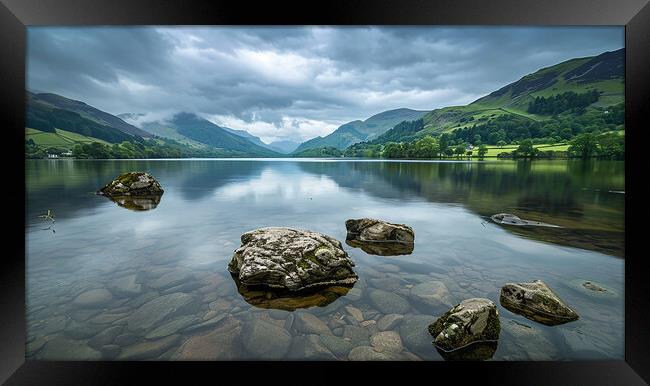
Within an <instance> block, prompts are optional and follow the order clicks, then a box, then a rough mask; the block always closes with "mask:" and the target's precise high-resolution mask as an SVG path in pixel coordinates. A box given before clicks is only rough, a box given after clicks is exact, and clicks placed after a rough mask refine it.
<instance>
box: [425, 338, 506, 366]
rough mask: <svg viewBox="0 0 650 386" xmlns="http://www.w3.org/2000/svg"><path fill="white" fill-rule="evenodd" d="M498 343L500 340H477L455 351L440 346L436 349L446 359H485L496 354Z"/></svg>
mask: <svg viewBox="0 0 650 386" xmlns="http://www.w3.org/2000/svg"><path fill="white" fill-rule="evenodd" d="M498 345H499V343H498V341H489V342H475V343H472V344H470V345H469V346H467V347H464V348H460V349H457V350H453V351H445V350H443V349H442V348H440V347H438V346H436V350H437V351H438V353H439V354H440V356H441V357H442V358H443V359H444V360H446V361H485V360H488V359H491V358H492V357H493V356H494V353H496V351H497V348H498Z"/></svg>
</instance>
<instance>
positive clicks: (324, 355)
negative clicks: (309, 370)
mask: <svg viewBox="0 0 650 386" xmlns="http://www.w3.org/2000/svg"><path fill="white" fill-rule="evenodd" d="M287 359H293V360H335V359H336V357H335V356H334V354H332V352H330V350H329V349H328V348H327V347H325V345H323V344H322V343H321V341H320V338H319V336H318V335H314V334H310V335H305V336H296V337H295V338H293V341H292V342H291V348H290V349H289V352H288V353H287Z"/></svg>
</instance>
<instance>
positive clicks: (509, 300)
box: [499, 280, 578, 326]
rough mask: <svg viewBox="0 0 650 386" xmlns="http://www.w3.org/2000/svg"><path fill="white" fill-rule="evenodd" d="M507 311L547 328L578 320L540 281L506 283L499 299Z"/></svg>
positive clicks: (575, 314)
mask: <svg viewBox="0 0 650 386" xmlns="http://www.w3.org/2000/svg"><path fill="white" fill-rule="evenodd" d="M499 301H500V302H501V305H502V306H503V307H505V308H506V309H507V310H509V311H511V312H514V313H516V314H520V315H522V316H524V317H526V318H528V319H530V320H533V321H535V322H539V323H542V324H545V325H548V326H554V325H557V324H563V323H567V322H571V321H574V320H577V319H578V314H577V313H576V312H575V311H574V310H572V309H571V308H569V306H567V305H566V304H564V302H563V301H562V300H561V299H560V298H559V297H558V296H557V295H556V294H555V293H554V292H553V291H551V289H550V288H549V287H548V286H547V285H546V283H544V282H543V281H541V280H535V281H534V282H532V283H519V284H515V283H508V284H506V285H504V286H503V287H502V288H501V296H500V298H499Z"/></svg>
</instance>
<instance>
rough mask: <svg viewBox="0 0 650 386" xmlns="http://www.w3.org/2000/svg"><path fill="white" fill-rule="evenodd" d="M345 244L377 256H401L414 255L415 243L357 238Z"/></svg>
mask: <svg viewBox="0 0 650 386" xmlns="http://www.w3.org/2000/svg"><path fill="white" fill-rule="evenodd" d="M345 243H346V244H347V245H349V246H351V247H354V248H361V250H362V251H364V252H365V253H368V254H371V255H377V256H399V255H410V254H411V253H413V246H414V245H415V243H407V242H399V241H360V240H358V239H355V238H346V239H345Z"/></svg>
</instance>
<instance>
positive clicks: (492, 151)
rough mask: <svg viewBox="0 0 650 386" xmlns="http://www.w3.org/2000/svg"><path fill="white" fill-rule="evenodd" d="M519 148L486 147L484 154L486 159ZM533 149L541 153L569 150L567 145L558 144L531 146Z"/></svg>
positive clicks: (513, 146) (515, 146)
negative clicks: (486, 150)
mask: <svg viewBox="0 0 650 386" xmlns="http://www.w3.org/2000/svg"><path fill="white" fill-rule="evenodd" d="M517 147H519V146H518V145H506V146H504V147H498V146H488V152H487V153H486V154H485V156H486V157H496V156H498V155H499V154H501V153H510V152H512V151H513V150H515V149H517ZM533 147H534V148H536V149H539V150H541V151H549V150H553V151H567V149H568V148H569V144H567V143H558V144H552V145H551V144H541V145H533Z"/></svg>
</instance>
